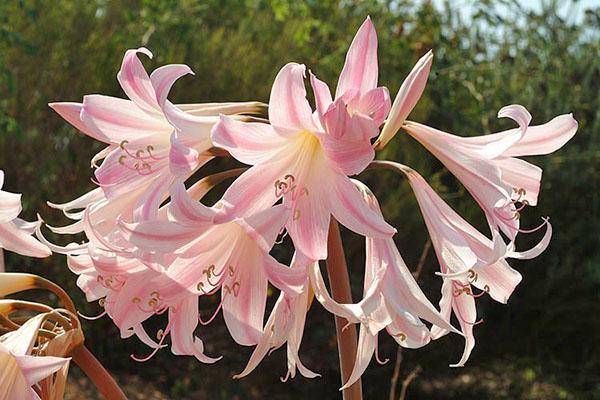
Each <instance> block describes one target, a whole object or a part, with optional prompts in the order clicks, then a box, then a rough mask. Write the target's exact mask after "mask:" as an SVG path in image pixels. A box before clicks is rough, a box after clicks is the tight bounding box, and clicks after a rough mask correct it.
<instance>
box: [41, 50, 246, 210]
mask: <svg viewBox="0 0 600 400" xmlns="http://www.w3.org/2000/svg"><path fill="white" fill-rule="evenodd" d="M138 53H143V54H145V55H147V56H148V57H150V58H151V57H152V53H150V51H149V50H147V49H145V48H143V47H142V48H139V49H137V50H128V51H127V52H126V53H125V57H124V58H123V63H122V65H121V70H120V71H119V73H118V74H117V79H118V80H119V83H120V84H121V87H122V88H123V91H124V92H125V94H127V96H128V97H129V99H130V100H125V99H120V98H115V97H109V96H103V95H88V96H85V97H84V100H83V104H80V103H52V104H50V107H52V108H53V109H54V110H55V111H56V112H57V113H59V114H60V115H61V116H62V117H63V118H65V119H66V120H67V121H69V122H70V123H71V124H72V125H73V126H75V127H76V128H78V129H79V130H81V131H82V132H83V133H85V134H86V135H88V136H90V137H92V138H94V139H96V140H99V141H101V142H104V143H106V144H108V145H109V146H108V147H107V148H106V149H104V150H103V151H101V152H100V153H99V154H98V155H97V156H96V157H94V160H93V161H92V163H93V164H95V162H97V161H98V160H100V159H102V158H104V162H103V163H102V165H101V166H100V168H98V169H97V170H96V172H95V175H96V178H97V180H98V183H99V185H100V186H101V187H102V189H103V191H104V194H105V196H106V197H107V198H109V199H114V198H117V197H120V196H122V195H127V194H134V196H131V199H130V201H131V204H130V207H131V208H133V209H134V215H135V217H136V219H140V220H143V219H150V218H153V217H154V212H155V210H156V209H157V208H158V205H159V204H160V203H161V201H162V200H164V195H165V193H166V192H168V189H169V186H170V185H171V184H172V182H173V181H174V179H175V178H176V177H179V176H183V177H184V178H186V177H188V176H189V175H191V173H193V171H195V170H196V169H197V168H199V167H200V166H201V165H202V164H204V163H205V162H206V161H208V160H209V159H211V158H212V156H211V155H209V154H206V151H207V150H208V149H210V148H211V147H212V143H211V141H210V130H211V128H212V127H213V125H214V124H215V123H216V122H217V121H218V117H217V115H218V114H219V113H238V112H244V111H249V110H252V109H255V108H256V106H257V103H239V104H233V103H225V104H216V103H213V104H206V105H202V104H199V105H183V106H175V105H174V104H172V103H171V102H170V101H169V100H168V99H167V96H168V94H169V91H170V89H171V86H172V85H173V84H174V83H175V81H176V80H177V79H178V78H180V77H181V76H183V75H186V74H193V72H192V70H191V69H190V68H189V67H188V66H187V65H180V64H171V65H166V66H163V67H160V68H157V69H156V70H154V72H152V74H151V75H150V76H148V74H147V73H146V71H145V69H144V67H143V65H142V63H141V62H140V60H139V59H138V56H137V54H138Z"/></svg>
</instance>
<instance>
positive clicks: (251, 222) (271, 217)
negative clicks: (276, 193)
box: [236, 204, 290, 253]
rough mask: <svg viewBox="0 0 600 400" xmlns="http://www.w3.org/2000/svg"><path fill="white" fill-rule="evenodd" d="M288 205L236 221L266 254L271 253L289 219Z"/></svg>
mask: <svg viewBox="0 0 600 400" xmlns="http://www.w3.org/2000/svg"><path fill="white" fill-rule="evenodd" d="M289 214H290V212H289V208H288V207H287V205H283V204H279V205H276V206H273V207H270V208H267V209H266V210H263V211H259V212H257V213H256V214H252V215H250V216H249V217H244V218H240V219H237V220H236V223H237V224H238V225H239V226H241V227H242V229H243V230H244V231H245V232H246V234H247V235H248V236H250V237H251V238H252V240H254V242H255V243H256V244H257V245H258V246H259V247H260V248H261V249H262V250H263V251H264V252H265V253H268V252H269V251H271V248H272V247H273V244H274V243H275V240H277V235H279V234H280V233H281V231H282V230H283V227H284V226H285V223H286V222H287V220H288V218H289Z"/></svg>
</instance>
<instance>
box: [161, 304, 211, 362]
mask: <svg viewBox="0 0 600 400" xmlns="http://www.w3.org/2000/svg"><path fill="white" fill-rule="evenodd" d="M169 321H170V323H172V325H171V341H172V344H171V351H172V352H173V354H175V355H176V356H194V357H196V359H197V360H198V361H200V362H202V363H205V364H212V363H214V362H217V361H219V360H220V359H221V358H223V357H222V356H221V357H217V358H213V357H209V356H207V355H206V354H204V344H203V343H202V340H200V338H198V337H195V336H194V331H195V330H196V327H197V326H198V297H196V296H188V297H187V298H186V299H184V300H182V301H181V302H180V303H179V304H177V305H176V306H175V307H171V308H170V309H169Z"/></svg>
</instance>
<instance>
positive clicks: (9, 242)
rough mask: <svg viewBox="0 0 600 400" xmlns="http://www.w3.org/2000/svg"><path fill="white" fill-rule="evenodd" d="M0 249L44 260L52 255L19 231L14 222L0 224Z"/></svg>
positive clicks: (32, 238)
mask: <svg viewBox="0 0 600 400" xmlns="http://www.w3.org/2000/svg"><path fill="white" fill-rule="evenodd" d="M0 247H1V248H4V249H5V250H8V251H13V252H15V253H18V254H21V255H24V256H28V257H39V258H44V257H48V256H50V255H51V254H52V252H51V251H50V249H49V248H48V247H47V246H45V245H43V244H42V243H40V242H39V241H37V240H36V239H35V238H34V237H32V236H31V235H30V234H29V233H28V232H26V231H23V230H21V229H19V228H18V227H17V226H16V225H15V223H14V222H5V223H1V224H0Z"/></svg>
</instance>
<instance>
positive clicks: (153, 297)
mask: <svg viewBox="0 0 600 400" xmlns="http://www.w3.org/2000/svg"><path fill="white" fill-rule="evenodd" d="M131 302H132V303H134V304H136V305H137V306H138V308H139V309H140V310H142V311H143V312H147V313H154V314H158V315H160V314H162V313H164V312H165V311H166V310H168V308H169V306H168V305H166V304H164V303H163V302H162V299H161V298H160V293H159V292H158V291H156V290H155V291H154V292H152V293H150V298H149V299H148V301H147V302H146V305H147V306H148V307H150V308H149V309H148V308H145V306H143V305H142V303H143V302H142V299H141V298H139V297H137V296H136V297H134V298H132V299H131Z"/></svg>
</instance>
